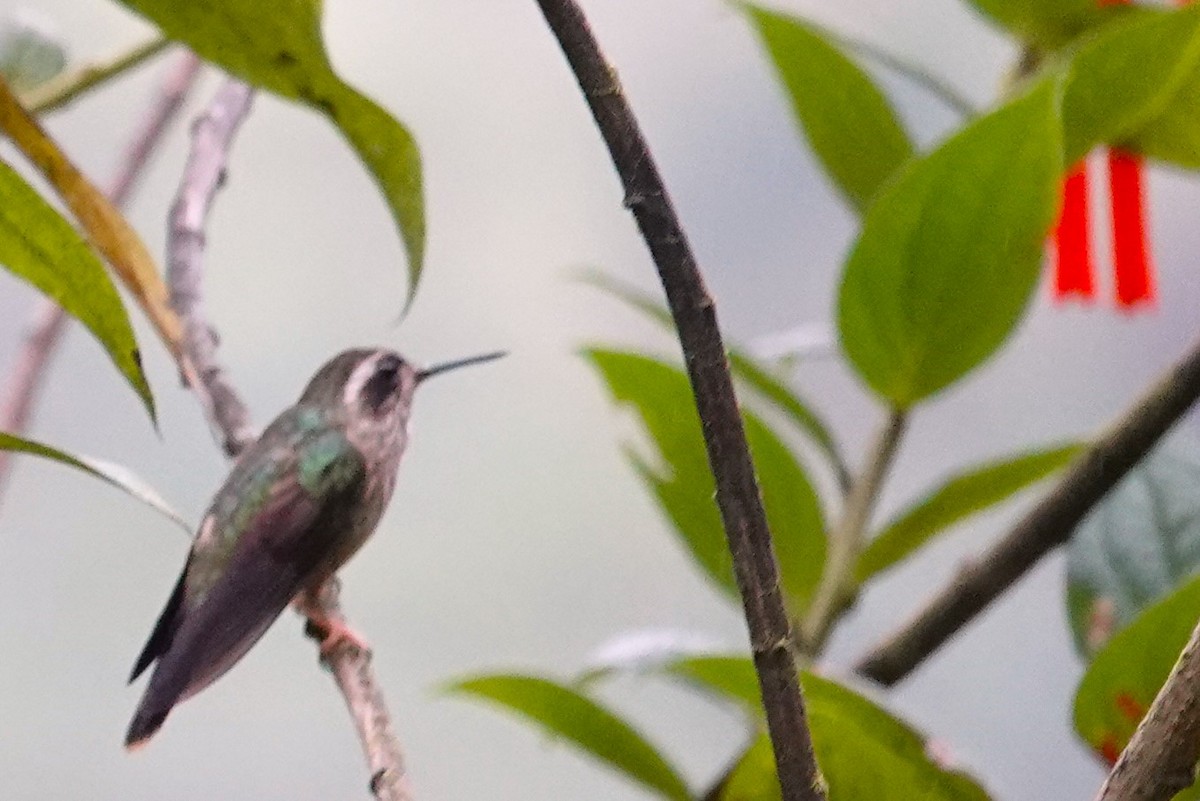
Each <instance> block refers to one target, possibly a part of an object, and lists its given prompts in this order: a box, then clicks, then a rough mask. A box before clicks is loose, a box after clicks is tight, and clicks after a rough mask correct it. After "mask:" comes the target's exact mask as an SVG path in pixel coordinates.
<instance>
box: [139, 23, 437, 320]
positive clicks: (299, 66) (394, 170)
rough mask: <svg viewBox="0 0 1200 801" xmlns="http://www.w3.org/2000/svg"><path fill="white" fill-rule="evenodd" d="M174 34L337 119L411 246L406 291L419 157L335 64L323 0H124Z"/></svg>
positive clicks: (412, 266) (413, 267)
mask: <svg viewBox="0 0 1200 801" xmlns="http://www.w3.org/2000/svg"><path fill="white" fill-rule="evenodd" d="M122 2H124V3H125V5H127V6H129V7H130V8H132V9H134V10H135V11H138V12H139V13H141V14H143V15H145V16H146V17H148V18H149V19H150V20H151V21H152V22H154V23H155V24H156V25H158V26H159V27H160V28H161V29H162V31H163V32H164V33H165V34H167V35H168V36H170V37H171V38H172V39H178V40H179V41H181V42H183V43H185V44H187V45H188V46H189V47H191V48H192V49H193V50H195V51H196V52H197V53H199V54H200V55H201V56H203V57H204V58H206V59H208V60H209V61H212V62H214V63H215V64H218V65H220V66H221V67H222V68H223V69H225V70H227V71H229V72H231V73H232V74H234V75H236V76H238V77H239V78H242V79H244V80H246V81H248V82H250V83H252V84H254V85H255V86H258V87H261V88H263V89H267V90H268V91H271V92H274V93H275V94H277V95H279V96H281V97H285V98H288V99H290V100H295V101H298V102H301V103H304V104H305V105H308V106H310V107H312V108H313V109H315V110H317V111H319V112H321V113H322V114H324V115H325V116H326V117H328V118H329V120H330V122H332V123H333V124H335V125H336V126H338V128H339V129H340V130H341V132H342V134H343V135H344V136H345V137H346V139H348V140H349V142H350V144H351V145H352V146H353V147H354V149H355V150H356V151H357V152H358V156H359V158H361V159H362V161H363V163H364V164H365V165H366V166H367V169H368V170H370V172H371V175H372V176H373V177H374V179H375V183H376V184H377V185H378V186H379V189H380V191H381V192H382V193H383V195H384V197H385V199H386V200H387V203H388V206H389V207H390V208H391V211H392V217H393V218H394V219H395V221H396V225H397V227H398V229H399V232H400V236H401V239H403V241H404V245H405V249H406V251H407V253H408V298H407V302H408V303H411V302H412V299H413V296H414V295H415V294H416V291H417V284H418V282H419V280H420V277H421V267H422V260H423V258H424V250H425V210H424V201H423V200H422V196H421V162H420V155H419V153H418V151H417V145H416V142H415V140H414V139H413V137H412V134H410V133H409V132H408V130H407V129H406V128H405V127H404V126H403V125H401V124H400V123H399V122H397V121H396V120H395V119H394V118H392V116H391V115H389V114H388V113H387V112H386V111H384V110H383V109H382V108H380V107H379V106H378V105H376V104H375V103H374V102H372V101H371V100H369V99H368V98H366V97H365V96H363V95H362V94H360V93H359V92H358V91H356V90H355V89H354V88H353V87H351V86H349V85H348V84H346V83H345V82H344V81H343V80H342V79H341V78H340V77H338V75H337V74H336V73H335V72H334V71H333V67H332V66H331V65H330V63H329V57H328V55H327V54H326V52H325V47H324V44H323V43H322V40H321V3H320V2H319V0H259V2H246V1H245V0H206V2H203V3H178V2H174V0H122Z"/></svg>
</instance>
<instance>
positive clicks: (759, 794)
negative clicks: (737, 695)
mask: <svg viewBox="0 0 1200 801" xmlns="http://www.w3.org/2000/svg"><path fill="white" fill-rule="evenodd" d="M717 798H718V799H719V801H782V799H783V793H782V791H781V790H780V787H779V778H778V777H777V776H776V775H775V752H774V750H773V749H772V748H771V738H770V737H768V736H767V734H766V732H762V733H760V734H759V735H758V736H757V737H755V738H754V740H753V742H751V743H750V747H749V748H747V749H746V750H745V751H743V752H742V755H741V757H739V758H738V761H737V764H736V765H734V767H733V770H732V771H731V772H730V774H729V778H728V779H726V781H725V786H724V787H722V788H721V792H720V795H718V796H717Z"/></svg>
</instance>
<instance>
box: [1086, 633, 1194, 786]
mask: <svg viewBox="0 0 1200 801" xmlns="http://www.w3.org/2000/svg"><path fill="white" fill-rule="evenodd" d="M1198 760H1200V623H1197V625H1196V628H1195V629H1194V630H1193V631H1192V636H1191V639H1189V640H1188V643H1187V645H1186V646H1184V649H1183V653H1181V654H1180V655H1179V661H1178V662H1176V663H1175V667H1174V668H1173V669H1172V670H1171V675H1170V676H1168V677H1167V681H1166V683H1165V684H1163V686H1162V689H1161V690H1159V691H1158V695H1157V696H1155V698H1154V703H1153V704H1151V705H1150V711H1149V712H1147V713H1146V716H1145V717H1144V718H1142V722H1141V723H1140V724H1138V727H1137V731H1135V732H1134V733H1133V737H1132V739H1130V741H1129V745H1127V746H1125V750H1124V751H1122V752H1121V756H1120V758H1119V759H1117V764H1115V765H1113V769H1112V772H1110V773H1109V774H1108V778H1107V779H1106V780H1105V781H1104V785H1103V786H1102V787H1101V788H1100V794H1099V795H1097V796H1096V801H1168V799H1170V798H1173V797H1174V796H1175V795H1176V794H1177V793H1178V792H1180V791H1181V790H1185V789H1187V788H1188V787H1191V786H1192V784H1193V783H1194V782H1195V780H1196V762H1197V761H1198Z"/></svg>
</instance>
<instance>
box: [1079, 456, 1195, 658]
mask: <svg viewBox="0 0 1200 801" xmlns="http://www.w3.org/2000/svg"><path fill="white" fill-rule="evenodd" d="M1197 447H1198V446H1197V444H1196V443H1195V442H1194V441H1193V440H1192V438H1190V437H1182V436H1178V435H1177V436H1176V437H1173V438H1171V439H1168V440H1167V441H1166V442H1165V443H1163V444H1161V445H1159V446H1158V447H1157V448H1156V449H1155V450H1154V451H1153V452H1151V453H1150V455H1149V456H1147V457H1146V458H1145V459H1143V460H1142V462H1141V463H1140V464H1139V465H1138V466H1137V467H1135V468H1134V469H1133V470H1131V471H1130V472H1129V474H1128V475H1126V476H1125V478H1124V479H1122V480H1121V483H1119V484H1117V486H1116V487H1114V488H1113V490H1112V491H1111V492H1110V493H1109V494H1108V495H1107V496H1105V498H1104V499H1103V500H1102V501H1101V502H1100V503H1098V504H1097V505H1096V506H1095V508H1093V509H1092V511H1091V512H1090V513H1089V514H1088V516H1087V517H1085V518H1084V519H1083V521H1082V522H1081V523H1080V524H1079V526H1078V527H1077V528H1076V529H1075V531H1074V532H1073V533H1072V535H1071V539H1070V541H1069V542H1068V544H1067V606H1068V613H1069V616H1070V620H1071V629H1072V631H1073V632H1074V634H1075V643H1076V646H1077V647H1078V648H1079V650H1080V652H1081V653H1083V654H1084V655H1087V654H1089V653H1091V652H1094V651H1095V650H1096V649H1097V648H1098V647H1099V646H1101V645H1103V643H1104V642H1105V641H1106V640H1107V639H1108V638H1109V637H1111V636H1112V634H1113V633H1114V632H1115V631H1118V630H1120V629H1121V628H1122V627H1123V626H1125V625H1127V624H1128V623H1129V622H1130V621H1132V620H1133V619H1134V618H1136V617H1137V616H1138V614H1139V613H1141V611H1142V610H1143V609H1145V608H1146V607H1147V606H1149V605H1150V604H1152V603H1154V602H1155V601H1157V600H1158V599H1159V598H1162V597H1163V596H1165V595H1167V594H1168V593H1170V592H1171V591H1172V590H1174V589H1175V588H1177V587H1178V586H1179V585H1180V584H1182V583H1183V582H1184V581H1187V580H1188V579H1190V578H1191V577H1192V576H1194V575H1195V574H1196V573H1197V571H1200V459H1198V458H1197V456H1196V455H1195V454H1196V453H1197Z"/></svg>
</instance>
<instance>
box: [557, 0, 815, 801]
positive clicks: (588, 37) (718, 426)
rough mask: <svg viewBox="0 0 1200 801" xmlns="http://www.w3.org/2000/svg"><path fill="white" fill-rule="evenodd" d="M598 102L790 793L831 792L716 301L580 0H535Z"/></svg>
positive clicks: (805, 798) (796, 798) (788, 799)
mask: <svg viewBox="0 0 1200 801" xmlns="http://www.w3.org/2000/svg"><path fill="white" fill-rule="evenodd" d="M538 6H539V7H540V8H541V10H542V14H543V16H545V18H546V22H547V24H548V25H549V26H550V29H551V31H553V33H554V35H555V37H557V39H558V43H559V45H560V47H561V48H562V51H563V54H564V55H565V56H566V58H567V61H568V63H569V64H570V66H571V70H572V71H573V72H574V74H575V78H576V80H577V81H578V82H579V87H580V89H581V90H582V91H583V95H584V98H585V99H586V100H587V103H588V106H589V107H590V108H591V111H592V116H593V118H594V119H595V121H596V126H597V127H598V128H599V129H600V133H601V135H602V136H603V137H604V141H605V143H606V144H607V145H608V150H609V153H610V155H611V156H612V160H613V164H614V165H615V167H616V169H617V173H618V174H619V175H620V178H621V183H622V185H623V186H624V189H625V205H626V206H627V207H628V208H629V209H630V211H632V212H633V216H634V218H635V220H636V221H637V224H638V228H639V229H640V230H641V233H642V238H643V239H645V241H646V245H647V246H648V247H649V249H650V254H651V256H652V257H653V259H654V264H655V266H656V267H657V268H658V274H659V278H660V279H661V280H662V284H663V289H664V290H665V291H666V295H667V302H668V303H669V304H670V307H671V315H672V317H674V319H675V327H676V329H677V330H678V331H679V343H680V345H681V347H682V348H683V357H684V362H685V363H686V365H687V371H688V377H689V378H690V380H691V383H692V391H693V393H694V395H695V398H696V409H697V411H698V412H699V414H700V420H701V423H702V428H703V431H704V441H705V446H706V448H707V451H708V461H709V465H710V467H711V469H712V472H713V477H714V479H715V481H716V486H717V505H718V506H719V507H720V510H721V517H722V520H723V522H724V526H725V535H726V538H727V539H728V542H729V550H730V552H731V554H732V555H733V564H734V572H735V574H736V576H737V582H738V589H739V591H740V592H741V595H742V603H743V606H744V608H745V614H746V624H747V626H748V628H749V633H750V645H751V650H752V652H753V654H754V666H755V669H756V670H757V672H758V679H759V684H760V687H761V689H762V697H763V705H764V707H765V711H766V715H767V728H768V730H769V732H770V735H771V742H772V745H773V748H774V751H775V763H776V766H777V769H778V774H779V782H780V786H781V788H782V791H783V799H784V801H824V798H825V792H824V789H823V781H822V779H821V775H820V771H819V770H818V768H817V763H816V758H815V756H814V754H813V745H812V738H811V735H810V733H809V730H808V719H807V715H806V712H805V708H804V698H803V696H802V695H801V692H800V684H799V679H798V676H797V672H796V663H795V659H794V657H793V644H794V643H793V639H792V631H791V626H790V622H789V620H788V617H787V613H786V612H785V611H784V606H783V600H782V597H781V594H780V590H779V567H778V564H777V563H776V559H775V550H774V547H773V546H772V543H771V532H770V529H769V528H768V527H767V519H766V515H765V514H764V512H763V505H762V497H761V494H760V493H759V489H758V482H757V480H756V478H755V475H754V464H753V462H752V461H751V459H750V451H749V448H748V447H747V444H746V434H745V431H744V429H743V426H742V417H741V413H740V411H739V410H738V402H737V397H736V396H735V394H734V391H733V381H732V379H731V378H730V375H729V364H728V361H727V359H726V353H725V345H724V343H723V342H722V341H721V331H720V328H719V327H718V325H717V314H716V309H715V306H714V303H713V300H712V297H711V296H709V294H708V290H707V289H706V288H705V286H704V279H703V277H702V276H701V274H700V270H699V268H698V266H697V265H696V259H695V257H694V256H693V255H692V251H691V247H690V246H689V245H688V241H687V237H686V236H685V235H684V232H683V228H682V227H681V225H680V223H679V219H678V218H677V217H676V214H675V209H674V208H673V207H672V205H671V201H670V198H669V197H668V196H667V190H666V187H665V186H664V185H663V182H662V179H661V177H660V176H659V174H658V168H657V167H656V166H655V164H654V159H653V158H652V157H651V155H650V151H649V149H648V147H647V144H646V141H645V139H644V138H643V137H642V134H641V131H640V129H639V128H638V124H637V120H636V118H635V117H634V115H633V111H632V109H630V107H629V104H628V102H626V100H625V96H624V94H623V93H622V91H621V87H620V84H619V83H618V81H617V78H616V72H615V71H614V69H613V68H612V66H611V65H609V64H608V62H607V61H605V59H604V56H603V54H602V53H601V52H600V48H599V45H598V44H597V42H596V39H595V38H594V37H593V36H592V33H591V30H590V29H589V27H588V23H587V20H586V19H585V18H584V16H583V12H582V11H581V10H580V8H579V6H578V5H577V4H576V3H575V2H573V0H538Z"/></svg>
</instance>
